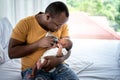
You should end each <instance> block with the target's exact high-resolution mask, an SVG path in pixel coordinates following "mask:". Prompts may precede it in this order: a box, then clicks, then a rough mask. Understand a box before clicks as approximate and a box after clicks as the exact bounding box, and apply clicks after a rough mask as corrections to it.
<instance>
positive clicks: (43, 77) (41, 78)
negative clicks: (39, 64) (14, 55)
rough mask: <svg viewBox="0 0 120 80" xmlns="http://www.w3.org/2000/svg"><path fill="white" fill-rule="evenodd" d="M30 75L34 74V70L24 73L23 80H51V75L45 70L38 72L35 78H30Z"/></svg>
mask: <svg viewBox="0 0 120 80" xmlns="http://www.w3.org/2000/svg"><path fill="white" fill-rule="evenodd" d="M30 74H32V69H27V70H25V71H22V80H51V79H50V76H49V75H50V74H49V73H47V72H45V71H43V70H38V71H37V73H36V74H35V77H34V78H29V77H28V75H30Z"/></svg>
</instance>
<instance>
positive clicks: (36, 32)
mask: <svg viewBox="0 0 120 80" xmlns="http://www.w3.org/2000/svg"><path fill="white" fill-rule="evenodd" d="M46 33H47V31H45V30H44V29H43V28H42V27H41V26H40V25H39V24H38V22H37V20H36V19H35V16H29V17H27V18H24V19H22V20H21V21H20V22H18V24H17V25H16V27H15V28H14V29H13V32H12V38H13V39H16V40H19V41H22V42H26V43H27V44H32V43H34V42H35V41H37V40H39V39H40V38H43V37H45V35H46ZM52 34H53V35H55V36H56V37H58V38H60V37H64V36H68V35H69V33H68V27H67V25H66V24H64V25H63V26H62V27H61V28H60V29H59V30H58V31H57V32H53V33H52ZM45 51H46V49H43V48H39V49H38V50H37V51H35V52H34V53H32V54H30V55H28V56H25V57H22V59H21V62H22V70H25V69H27V68H30V67H32V66H33V65H34V64H35V62H36V61H37V60H38V59H39V58H40V57H41V56H42V55H43V53H44V52H45ZM15 54H17V53H15Z"/></svg>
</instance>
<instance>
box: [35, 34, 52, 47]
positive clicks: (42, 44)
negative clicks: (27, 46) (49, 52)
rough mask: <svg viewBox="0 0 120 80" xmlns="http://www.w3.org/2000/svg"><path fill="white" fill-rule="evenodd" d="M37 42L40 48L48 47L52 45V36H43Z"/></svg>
mask: <svg viewBox="0 0 120 80" xmlns="http://www.w3.org/2000/svg"><path fill="white" fill-rule="evenodd" d="M37 44H38V45H39V47H42V48H50V47H52V46H53V45H54V37H53V36H47V37H44V38H42V39H40V40H38V41H37Z"/></svg>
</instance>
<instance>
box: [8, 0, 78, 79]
mask: <svg viewBox="0 0 120 80" xmlns="http://www.w3.org/2000/svg"><path fill="white" fill-rule="evenodd" d="M68 17H69V12H68V9H67V7H66V5H65V4H64V3H62V2H59V1H57V2H53V3H51V4H50V5H49V6H48V7H47V8H46V10H45V13H42V12H40V13H38V14H36V15H35V16H30V17H27V18H24V19H22V20H21V21H20V22H18V24H17V25H16V27H15V28H14V30H13V32H12V36H11V39H10V43H9V57H10V58H11V59H12V58H22V59H21V60H22V78H23V80H79V79H78V77H77V76H76V74H75V73H74V72H73V71H72V70H71V69H70V68H69V67H68V66H67V65H66V64H65V63H63V62H64V60H66V59H67V58H68V57H69V56H70V51H69V52H68V53H67V54H66V55H64V56H62V57H56V56H46V57H45V61H44V62H45V63H46V64H45V63H44V64H45V65H44V66H43V69H42V70H40V71H38V72H37V74H36V76H35V78H34V79H28V78H27V76H26V74H28V73H31V71H32V70H31V69H30V68H31V67H32V66H33V65H34V64H35V63H36V61H37V60H38V59H39V57H41V56H42V55H43V53H44V52H45V51H46V50H47V48H50V47H51V46H53V45H54V37H52V36H48V37H45V35H46V33H47V32H48V31H50V32H51V33H52V34H54V35H55V36H57V37H58V38H68V37H69V35H68V28H67V25H66V24H65V23H66V21H67V20H68ZM54 67H56V70H55V71H54V72H52V73H49V71H50V70H51V69H52V68H54Z"/></svg>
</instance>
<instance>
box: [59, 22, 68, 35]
mask: <svg viewBox="0 0 120 80" xmlns="http://www.w3.org/2000/svg"><path fill="white" fill-rule="evenodd" d="M66 36H69V29H68V25H67V24H65V25H63V27H62V33H61V37H66Z"/></svg>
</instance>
